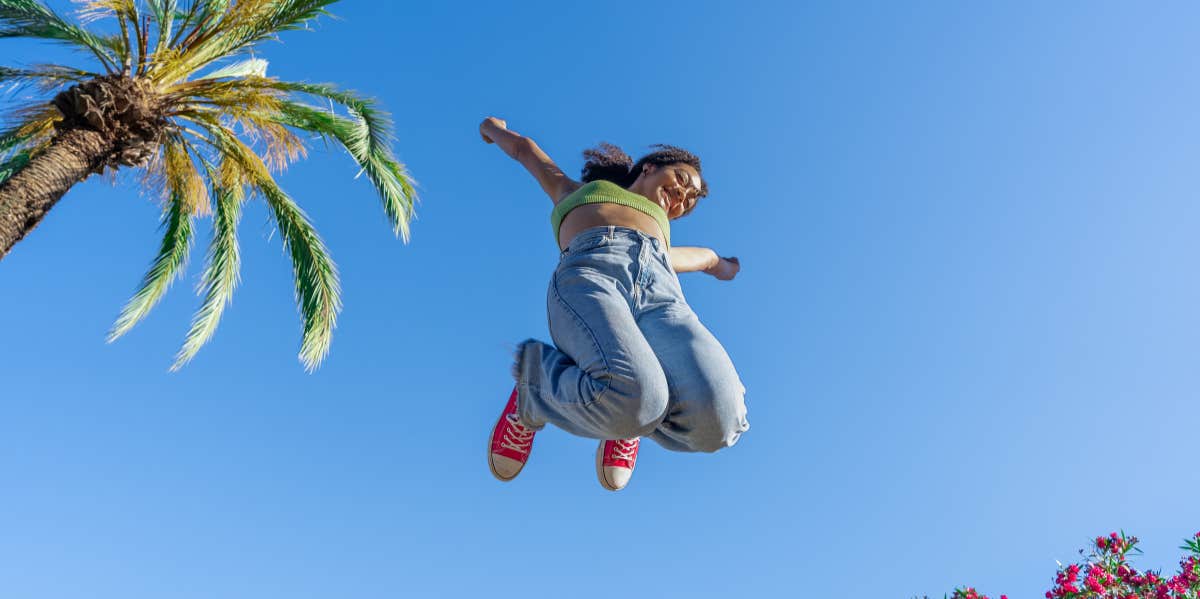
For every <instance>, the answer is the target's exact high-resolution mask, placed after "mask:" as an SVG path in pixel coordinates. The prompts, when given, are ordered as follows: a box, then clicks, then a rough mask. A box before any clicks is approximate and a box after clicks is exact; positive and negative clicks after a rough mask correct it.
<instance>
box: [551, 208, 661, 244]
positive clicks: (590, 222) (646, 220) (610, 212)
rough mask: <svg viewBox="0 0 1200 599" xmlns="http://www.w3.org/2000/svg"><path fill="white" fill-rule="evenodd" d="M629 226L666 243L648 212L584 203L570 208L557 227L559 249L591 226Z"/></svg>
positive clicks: (656, 223)
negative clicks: (572, 208)
mask: <svg viewBox="0 0 1200 599" xmlns="http://www.w3.org/2000/svg"><path fill="white" fill-rule="evenodd" d="M607 226H617V227H629V228H631V229H637V230H638V231H641V232H643V233H645V234H647V235H649V236H651V237H654V238H656V239H658V240H659V241H661V242H663V243H664V244H665V243H666V240H665V239H663V234H662V231H660V230H659V228H658V222H657V221H655V220H654V218H653V217H651V216H650V215H649V214H646V213H645V212H642V211H640V210H635V209H633V208H630V207H628V206H622V205H620V204H584V205H582V206H579V207H578V208H575V209H574V210H571V211H570V212H569V213H567V215H566V216H565V217H564V218H563V221H562V225H561V226H560V227H559V228H558V240H559V243H560V245H561V247H559V249H560V250H566V249H567V246H569V245H571V240H572V239H574V238H575V236H576V235H578V234H580V233H582V232H583V231H585V230H587V229H591V228H592V227H607Z"/></svg>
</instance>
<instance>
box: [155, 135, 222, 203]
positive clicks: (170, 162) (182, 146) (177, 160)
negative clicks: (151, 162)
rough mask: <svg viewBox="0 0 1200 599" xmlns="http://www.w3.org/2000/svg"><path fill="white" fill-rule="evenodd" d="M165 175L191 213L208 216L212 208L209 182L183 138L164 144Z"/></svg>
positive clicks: (163, 164) (168, 184) (174, 192)
mask: <svg viewBox="0 0 1200 599" xmlns="http://www.w3.org/2000/svg"><path fill="white" fill-rule="evenodd" d="M162 149H163V152H162V157H163V163H162V168H163V177H164V179H165V182H166V185H167V188H168V189H170V190H171V192H172V193H173V194H175V195H178V196H179V197H180V199H181V200H182V201H183V203H184V206H185V208H186V209H187V210H188V212H189V213H191V214H193V215H195V216H206V215H208V214H209V213H210V212H211V210H212V208H211V206H210V199H209V197H208V184H207V183H205V181H204V177H203V176H201V175H200V171H199V170H198V169H197V168H196V162H195V160H194V159H193V156H192V155H191V154H190V153H189V152H188V147H187V144H186V143H184V142H183V140H182V138H180V137H176V138H175V141H173V142H169V143H166V144H163V146H162Z"/></svg>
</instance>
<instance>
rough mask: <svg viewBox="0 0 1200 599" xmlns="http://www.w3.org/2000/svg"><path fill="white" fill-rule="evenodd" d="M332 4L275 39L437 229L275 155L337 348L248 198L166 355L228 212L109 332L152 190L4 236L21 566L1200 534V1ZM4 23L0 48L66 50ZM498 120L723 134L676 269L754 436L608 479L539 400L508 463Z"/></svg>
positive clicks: (513, 192) (752, 556) (405, 581)
mask: <svg viewBox="0 0 1200 599" xmlns="http://www.w3.org/2000/svg"><path fill="white" fill-rule="evenodd" d="M65 4H66V3H63V2H59V3H56V4H55V5H56V6H63V5H65ZM333 10H334V12H335V13H336V14H337V15H338V17H339V18H338V19H324V20H322V21H320V24H319V25H318V26H317V27H316V28H315V31H314V32H295V33H289V34H286V35H285V36H284V38H283V42H284V43H283V44H270V45H267V46H265V47H264V48H263V49H262V50H261V51H260V52H259V53H258V55H259V56H261V57H264V58H267V59H268V60H270V61H271V72H272V73H273V74H274V75H277V76H280V77H283V78H288V79H307V80H311V81H333V82H337V83H339V84H342V85H344V86H345V87H348V88H352V89H355V90H358V91H361V92H364V93H367V94H370V95H373V96H376V97H378V98H380V99H381V100H382V101H383V103H384V104H385V106H386V107H387V108H389V109H390V110H391V111H392V112H393V113H394V115H395V120H396V131H397V135H398V142H397V145H396V149H397V153H398V154H399V155H400V157H401V158H402V159H403V160H404V161H406V163H407V164H408V165H409V167H410V168H411V169H412V171H413V173H414V174H415V176H416V177H417V178H418V179H419V180H420V182H421V190H422V198H423V201H422V203H421V205H420V209H419V220H417V221H416V222H415V224H414V228H413V240H412V243H411V244H409V245H407V246H405V245H403V244H402V243H400V242H399V241H397V240H395V239H394V238H393V237H392V236H391V233H390V231H389V229H388V227H387V225H386V223H385V219H384V217H383V215H382V211H381V210H380V208H379V205H378V201H377V200H376V199H375V197H374V196H373V194H372V190H371V189H370V186H369V185H368V184H367V182H366V181H365V180H362V179H360V180H353V177H354V174H355V169H354V167H353V165H352V164H351V162H350V160H349V158H348V157H347V156H345V155H344V154H342V153H341V152H337V151H325V150H321V149H319V148H318V149H317V150H316V151H314V152H313V153H312V155H311V157H310V159H309V160H308V161H306V162H304V163H302V164H301V165H299V166H295V167H293V168H292V170H290V171H289V172H287V173H286V174H285V175H284V176H283V177H282V178H281V181H282V183H283V185H284V186H285V188H286V189H288V190H289V191H290V192H292V194H293V195H294V196H295V197H296V198H297V199H298V200H299V201H300V202H301V203H302V204H303V206H304V207H305V208H306V209H307V210H308V212H309V214H310V215H311V216H312V218H313V220H314V221H315V222H316V224H317V226H318V227H319V230H320V232H321V233H322V235H323V236H324V238H325V240H326V241H327V242H328V245H329V247H330V248H331V250H332V252H333V255H334V257H335V259H336V260H337V262H338V265H339V266H340V268H341V273H342V283H343V287H344V291H345V295H344V299H345V305H346V308H345V311H344V313H343V314H342V317H341V320H340V321H339V327H338V329H337V333H336V335H335V340H334V345H333V351H332V354H331V355H330V358H329V360H328V361H327V363H326V365H325V366H324V367H323V368H322V369H321V370H320V371H318V372H317V373H316V374H313V375H308V374H305V373H304V371H303V369H302V368H301V366H300V364H299V363H298V361H297V360H296V357H295V356H296V353H297V351H298V349H299V339H300V334H299V322H298V316H297V313H296V309H295V307H294V303H293V299H292V288H291V283H290V280H289V279H290V268H289V266H288V262H287V259H286V256H285V255H284V253H283V252H282V251H281V248H280V242H279V238H278V235H273V234H272V231H273V230H272V227H271V225H270V223H269V221H268V218H267V214H266V212H265V210H264V208H263V207H262V205H261V204H259V203H254V204H252V205H250V206H249V208H248V209H247V213H246V216H245V219H244V221H243V225H242V235H241V242H242V248H243V252H244V267H243V284H242V286H241V287H240V289H239V290H238V293H237V295H236V297H235V299H234V303H233V305H232V307H231V308H230V310H229V311H228V312H227V315H226V317H225V319H224V321H223V322H222V324H221V328H220V330H219V331H218V333H217V335H216V337H215V338H214V340H213V341H212V343H211V344H209V346H208V347H206V348H205V349H204V350H203V351H202V352H201V353H200V355H199V356H198V358H197V359H196V360H195V361H194V362H193V363H192V364H191V365H190V366H188V367H187V368H186V369H185V370H184V371H183V372H180V373H178V374H170V373H168V372H167V368H168V367H169V366H170V364H171V358H172V356H173V355H174V352H175V351H176V349H177V348H178V347H179V344H180V343H181V342H182V340H183V337H184V333H185V332H186V330H187V327H188V323H189V318H190V315H191V312H192V311H193V310H194V309H195V308H196V307H197V306H198V305H199V299H198V298H197V297H196V296H195V295H194V293H192V290H193V289H194V287H195V285H196V282H197V274H198V269H199V266H200V264H201V258H202V251H203V247H204V246H203V242H204V241H205V239H201V245H198V246H197V248H196V250H195V251H194V253H193V260H192V264H191V269H190V271H189V274H188V276H187V278H186V280H183V281H180V282H178V283H177V284H176V286H175V287H174V289H173V290H172V292H171V294H170V295H169V296H168V297H167V299H166V300H165V301H164V302H163V304H162V305H161V306H160V307H159V308H158V309H157V310H156V311H155V312H154V313H153V314H152V315H151V317H150V318H149V319H148V320H147V321H145V322H144V323H143V324H142V325H140V326H139V327H138V328H136V329H135V330H134V331H133V332H132V333H131V334H130V335H128V336H127V337H126V338H124V339H122V340H120V341H119V342H117V343H115V344H113V345H106V344H105V343H104V336H105V332H106V331H107V329H108V327H109V325H110V324H111V323H112V321H113V320H114V318H115V316H116V314H117V312H118V310H119V308H120V306H121V305H122V303H123V302H124V301H125V300H126V299H127V298H128V296H129V295H130V294H131V293H132V292H133V290H134V289H135V287H136V285H137V283H138V281H139V279H140V277H141V276H142V273H143V272H144V270H145V268H146V266H147V265H148V263H149V261H150V259H151V258H152V257H153V254H154V252H155V251H156V249H157V243H158V239H159V235H160V234H159V231H158V229H157V222H158V208H157V207H156V206H155V204H154V203H153V202H152V201H149V200H148V199H146V198H144V197H140V196H139V194H138V192H137V191H136V190H135V189H134V188H133V187H131V186H128V185H123V186H120V187H112V186H111V185H109V184H107V183H106V182H104V181H102V180H92V181H88V182H87V183H85V184H83V185H80V186H79V187H77V188H76V189H74V190H72V191H71V193H70V194H69V195H67V196H66V198H65V199H64V200H63V201H62V202H61V203H60V204H59V206H58V207H57V208H55V209H54V211H53V212H52V213H51V214H50V216H49V218H47V219H46V221H45V222H44V223H43V224H42V226H41V227H40V228H39V229H37V230H36V231H35V232H34V233H33V235H32V236H31V237H30V238H28V239H27V240H26V241H24V242H22V243H21V244H20V245H18V246H17V247H16V249H15V251H14V252H13V254H12V255H11V256H9V257H8V258H6V259H5V260H4V262H3V263H2V264H0V381H2V383H0V595H3V596H4V597H14V598H16V597H37V598H38V599H59V598H75V597H104V598H108V597H113V598H117V597H119V598H121V599H142V598H145V599H162V598H172V599H175V598H179V599H212V598H215V597H220V598H222V599H241V598H245V599H264V598H275V597H278V598H281V599H308V598H314V599H315V598H328V597H352V598H355V599H360V598H361V599H365V598H384V597H477V596H484V595H485V594H486V595H487V596H490V597H551V596H562V594H563V593H568V594H569V595H570V596H572V597H583V598H590V597H611V596H612V594H611V593H612V592H613V591H617V592H622V593H624V592H635V593H637V594H638V596H652V595H656V596H660V597H685V596H686V597H728V596H733V595H735V594H736V595H739V596H758V597H767V596H803V597H852V596H888V597H902V598H904V597H910V596H912V595H920V594H926V593H928V594H930V595H934V594H936V595H937V596H939V597H940V596H941V594H942V593H943V592H946V591H949V590H950V589H951V588H952V587H954V586H955V585H956V584H968V583H969V584H971V585H974V586H977V587H979V588H980V589H981V590H983V591H985V592H988V593H989V594H993V595H998V594H999V593H1001V592H1003V593H1007V594H1008V595H1009V597H1012V598H1013V599H1017V598H1024V597H1040V596H1041V593H1042V592H1043V591H1045V590H1046V589H1047V588H1049V586H1050V583H1051V581H1052V578H1053V572H1054V568H1055V560H1059V561H1063V562H1066V561H1068V560H1071V559H1072V558H1074V557H1076V553H1075V551H1076V549H1078V548H1079V547H1081V546H1082V545H1083V544H1084V543H1085V542H1086V540H1087V539H1088V538H1089V537H1090V536H1093V535H1095V534H1098V533H1103V532H1107V531H1110V530H1115V529H1120V528H1124V529H1125V530H1126V531H1128V532H1130V533H1134V534H1137V535H1139V536H1141V537H1142V538H1143V539H1144V549H1145V550H1146V553H1147V555H1146V556H1145V558H1144V559H1142V560H1141V561H1140V562H1139V563H1140V564H1141V565H1143V566H1147V567H1169V568H1171V569H1173V568H1174V565H1175V561H1176V559H1177V558H1178V556H1179V552H1178V551H1177V550H1176V549H1175V547H1177V546H1178V545H1179V541H1180V539H1181V538H1182V537H1184V536H1187V535H1190V534H1192V533H1195V531H1196V529H1197V524H1198V523H1200V509H1198V508H1197V500H1196V498H1197V496H1198V492H1200V482H1198V480H1197V474H1196V468H1195V464H1196V461H1195V459H1196V458H1195V455H1196V444H1195V434H1196V433H1195V431H1196V430H1197V425H1198V417H1197V405H1200V404H1197V400H1198V399H1200V397H1198V395H1200V385H1198V383H1200V380H1198V377H1197V372H1198V369H1197V340H1198V339H1200V284H1198V283H1197V280H1198V279H1200V268H1198V267H1200V263H1198V261H1197V256H1198V255H1200V241H1197V231H1200V204H1198V203H1197V190H1198V188H1200V177H1198V176H1197V173H1200V170H1198V169H1197V161H1198V160H1200V85H1198V81H1200V75H1198V71H1197V57H1198V56H1200V36H1197V34H1196V27H1195V23H1197V22H1198V21H1197V17H1200V9H1198V8H1197V7H1196V5H1195V4H1191V3H1184V2H1163V3H1155V4H1154V5H1152V6H1150V5H1144V4H1135V3H1125V4H1118V3H1106V2H1056V3H1044V2H988V3H985V2H972V3H961V2H948V1H947V2H911V3H895V2H865V3H840V2H839V3H827V4H825V5H817V4H815V3H792V2H777V3H765V2H764V3H757V2H663V3H654V4H652V5H649V6H647V5H645V4H644V3H635V2H608V3H603V4H599V3H587V4H583V3H561V2H523V3H520V4H519V5H518V6H513V7H503V6H497V5H494V4H487V3H461V2H433V3H431V2H403V3H392V2H367V1H362V0H358V1H352V0H347V1H345V2H341V3H339V4H337V5H334V7H333ZM2 42H3V45H2V46H0V47H2V48H3V50H0V52H2V54H0V56H2V57H3V58H0V64H10V65H11V64H14V63H30V62H38V61H42V60H49V59H57V58H59V57H61V55H62V52H61V51H59V50H57V49H52V48H50V49H48V48H47V47H45V46H35V45H32V44H27V43H24V42H13V41H2ZM489 114H492V115H497V116H500V117H503V118H506V119H507V120H508V122H509V124H510V126H511V127H512V128H513V129H515V130H516V131H519V132H521V133H524V134H527V135H530V136H532V137H534V138H535V139H536V140H538V142H539V143H541V145H542V147H543V148H545V149H546V150H547V151H548V152H549V153H550V155H551V156H553V157H555V158H556V159H557V160H558V161H559V162H560V164H562V165H563V166H564V168H565V169H567V170H568V171H569V172H578V168H579V167H580V165H581V160H580V156H579V151H580V150H582V149H583V148H584V147H585V146H588V145H591V144H593V143H595V142H598V141H601V140H607V141H611V142H614V143H618V144H621V145H623V146H625V147H626V148H627V149H629V150H630V151H631V152H636V151H640V150H643V149H644V148H645V146H647V145H648V144H651V143H657V142H668V143H675V144H679V145H683V146H685V147H688V148H691V149H693V150H694V151H695V152H697V153H698V154H700V155H701V156H702V158H703V160H704V165H705V175H707V177H708V179H709V181H710V184H711V187H712V195H711V197H710V198H708V199H706V200H704V202H703V203H702V204H701V206H700V208H699V209H698V210H697V211H696V212H695V214H694V215H693V216H690V217H688V218H686V219H685V220H682V221H679V222H678V223H677V224H676V225H675V227H674V229H673V234H674V237H675V238H676V240H677V243H681V244H690V245H707V246H711V247H713V248H716V249H717V250H718V251H720V252H721V253H723V254H726V255H736V256H739V257H740V258H741V261H742V264H743V271H742V274H741V275H740V276H739V277H738V279H737V280H736V281H733V282H731V283H721V282H717V281H715V280H712V279H710V278H707V277H703V276H695V275H692V276H685V277H684V288H685V291H686V293H687V294H688V297H689V299H690V301H691V303H692V304H693V306H694V307H695V309H696V310H697V312H698V313H699V314H700V316H701V319H702V320H703V321H704V322H705V323H706V324H707V325H708V326H709V327H710V328H711V329H712V330H713V331H714V332H715V333H716V334H717V336H718V337H719V338H720V339H721V340H722V341H723V343H724V344H725V346H726V348H727V349H728V350H729V352H730V354H731V355H732V357H733V359H734V362H735V363H736V364H737V366H738V368H739V371H740V373H741V374H742V377H743V379H744V380H745V383H746V386H747V387H748V390H749V392H748V395H747V401H748V405H749V409H750V414H749V418H750V421H751V423H752V427H753V428H752V429H751V431H750V432H749V433H748V434H746V435H745V436H744V437H743V439H742V441H741V443H739V444H738V445H737V446H736V447H735V448H733V449H731V450H728V451H725V452H722V453H719V454H716V455H684V454H672V453H668V452H666V451H663V450H661V449H659V448H658V447H657V446H653V445H647V446H645V448H644V449H643V453H642V457H641V461H640V462H639V465H638V470H637V472H636V474H635V476H634V479H633V481H632V483H631V484H630V486H629V488H628V489H626V490H625V491H623V492H621V493H617V494H613V493H609V492H606V491H603V490H602V489H601V488H600V486H599V485H598V483H597V482H596V481H595V474H594V472H593V464H592V461H593V450H594V442H592V441H589V440H584V439H578V438H573V437H570V436H568V435H566V434H564V433H562V432H560V431H557V430H549V429H548V430H547V431H546V432H545V433H543V434H541V435H539V436H538V438H537V442H536V445H535V452H534V455H533V458H532V461H531V463H530V465H529V466H528V468H527V469H526V471H525V472H524V473H523V474H522V475H521V477H520V478H519V479H518V480H516V481H515V482H513V483H511V484H501V483H499V482H497V481H495V480H493V479H492V477H491V475H490V474H489V473H488V471H487V466H486V464H485V460H484V450H485V440H486V436H487V434H488V432H489V429H490V427H491V425H492V423H493V422H494V419H495V417H496V415H497V413H498V411H499V409H500V408H501V407H502V404H503V403H504V400H505V399H506V397H507V394H508V391H509V389H510V387H511V380H510V379H509V375H508V362H509V348H510V347H511V345H512V344H513V343H515V342H516V341H518V340H520V339H522V338H525V337H528V336H537V337H541V338H546V337H547V332H546V324H545V311H544V297H545V285H546V282H547V281H548V277H549V275H550V272H551V270H552V268H553V266H554V264H555V263H556V252H555V248H554V244H553V241H552V237H551V232H550V227H549V220H548V214H549V208H550V204H549V202H548V201H547V200H546V199H545V198H544V197H542V196H541V192H540V191H539V189H538V187H537V185H536V184H535V183H534V182H533V180H532V179H530V178H529V177H528V176H527V175H526V174H525V173H524V172H523V171H522V170H521V168H520V167H519V166H518V165H517V164H516V163H514V162H512V161H510V160H509V159H508V158H506V157H505V156H504V155H503V154H502V153H501V152H500V151H498V150H497V149H496V148H495V147H493V146H487V145H484V144H483V143H481V142H480V141H479V139H478V136H477V130H476V126H477V124H478V122H479V121H480V120H481V119H482V118H483V117H484V116H487V115H489ZM207 226H208V223H207V222H206V223H205V226H204V227H203V228H204V230H205V231H207ZM206 236H207V234H205V236H204V237H205V238H206Z"/></svg>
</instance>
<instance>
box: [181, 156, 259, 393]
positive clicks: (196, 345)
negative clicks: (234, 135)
mask: <svg viewBox="0 0 1200 599" xmlns="http://www.w3.org/2000/svg"><path fill="white" fill-rule="evenodd" d="M206 169H207V171H208V178H209V180H210V181H211V182H212V184H213V185H212V187H213V190H212V194H213V197H215V198H216V199H217V216H216V218H215V219H214V223H213V238H212V241H211V242H210V244H209V246H208V262H207V264H206V265H205V267H204V274H203V275H202V278H201V281H202V282H201V289H202V291H203V292H204V302H203V303H202V304H201V305H200V309H199V310H198V311H197V312H196V315H195V317H193V319H192V327H191V329H190V330H189V331H188V334H187V338H186V339H185V341H184V343H183V347H182V348H181V349H180V350H179V353H178V354H177V355H176V356H175V364H173V365H172V366H171V370H172V371H177V370H179V369H180V368H182V367H183V366H184V365H185V364H187V363H188V362H190V361H191V360H192V358H194V357H195V356H196V352H199V351H200V348H201V347H203V346H204V344H206V343H208V341H209V339H211V338H212V336H213V333H214V332H216V330H217V324H218V323H220V321H221V315H222V314H224V312H225V307H226V306H227V305H229V303H230V302H231V301H232V300H233V291H234V289H235V288H237V284H238V278H239V272H240V270H241V253H240V250H239V249H238V240H237V227H238V222H239V221H240V220H241V214H242V199H243V196H244V191H243V189H244V188H243V184H244V183H243V181H242V177H241V176H240V174H239V173H238V172H236V171H237V170H238V167H237V166H236V165H235V163H233V162H232V161H230V160H224V161H222V162H221V165H220V167H218V168H217V169H213V168H212V167H211V166H208V165H206ZM214 171H215V172H214Z"/></svg>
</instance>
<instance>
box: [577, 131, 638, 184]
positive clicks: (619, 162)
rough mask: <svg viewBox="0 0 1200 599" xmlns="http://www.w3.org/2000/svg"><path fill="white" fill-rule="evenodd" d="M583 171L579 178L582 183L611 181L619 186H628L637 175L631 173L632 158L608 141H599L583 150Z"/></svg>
mask: <svg viewBox="0 0 1200 599" xmlns="http://www.w3.org/2000/svg"><path fill="white" fill-rule="evenodd" d="M583 157H584V159H585V160H586V162H584V164H583V173H582V176H581V177H580V178H579V179H580V181H582V182H584V183H589V182H591V181H600V180H604V181H612V182H613V183H616V184H617V185H620V186H621V187H628V186H629V185H630V184H631V183H633V181H634V180H636V179H637V177H634V176H631V175H632V174H633V173H632V171H633V159H632V158H630V157H629V154H626V153H625V151H624V150H622V149H621V148H618V147H617V146H614V145H612V144H610V143H608V142H600V143H599V144H598V145H597V146H596V147H594V148H591V149H588V150H584V151H583Z"/></svg>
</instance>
